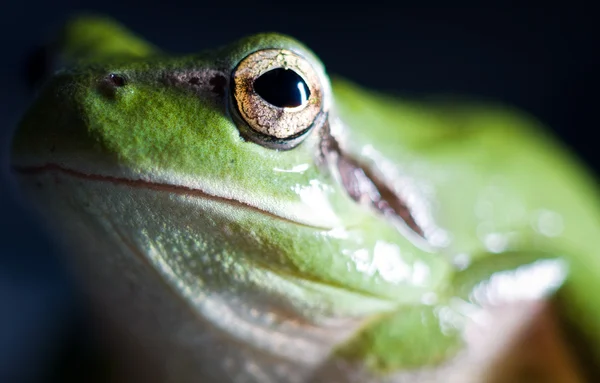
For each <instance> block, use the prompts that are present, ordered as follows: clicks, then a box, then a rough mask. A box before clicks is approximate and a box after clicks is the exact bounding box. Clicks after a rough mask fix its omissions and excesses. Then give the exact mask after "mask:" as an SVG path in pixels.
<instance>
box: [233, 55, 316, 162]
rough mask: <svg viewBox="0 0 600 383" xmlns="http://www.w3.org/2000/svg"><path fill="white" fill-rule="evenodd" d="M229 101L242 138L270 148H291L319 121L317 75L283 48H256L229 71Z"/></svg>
mask: <svg viewBox="0 0 600 383" xmlns="http://www.w3.org/2000/svg"><path fill="white" fill-rule="evenodd" d="M257 80H258V85H259V86H256V85H257ZM269 87H271V88H273V87H274V89H269ZM257 88H258V89H257ZM294 92H298V94H297V95H294V94H293V93H294ZM290 93H292V94H290ZM231 98H232V100H231V101H232V106H233V108H232V109H233V111H234V113H233V114H234V116H235V117H237V120H238V121H237V122H239V124H238V126H239V130H240V133H241V134H242V136H243V137H244V138H246V139H249V140H251V141H253V142H255V143H258V144H260V145H262V146H265V147H269V148H272V149H279V150H289V149H292V148H294V147H296V146H297V145H298V144H300V143H301V142H302V141H303V140H304V138H305V137H306V136H307V135H308V133H309V132H310V131H311V130H312V129H313V128H314V127H315V126H317V125H319V124H320V123H321V122H323V121H324V118H323V114H324V113H323V87H322V84H321V81H320V78H319V75H318V73H317V71H316V70H315V68H313V66H312V65H311V64H310V63H309V61H308V60H306V59H305V58H304V57H302V56H300V55H298V54H297V53H294V52H292V51H289V50H286V49H264V50H259V51H255V52H253V53H251V54H249V55H248V56H246V57H245V58H244V59H242V60H241V61H240V63H239V64H238V65H237V66H236V68H235V69H234V70H233V72H232V81H231Z"/></svg>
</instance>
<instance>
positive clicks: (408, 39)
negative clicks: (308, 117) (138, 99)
mask: <svg viewBox="0 0 600 383" xmlns="http://www.w3.org/2000/svg"><path fill="white" fill-rule="evenodd" d="M82 10H86V11H96V12H101V13H105V14H109V15H112V16H113V17H115V18H117V19H118V20H120V21H121V22H123V23H125V24H126V25H128V26H129V27H130V28H132V29H133V30H135V31H136V32H138V33H139V34H141V35H142V36H145V37H146V38H147V39H148V40H149V41H151V42H153V43H155V44H156V45H158V46H160V47H162V48H164V49H166V50H169V51H172V52H178V53H179V52H180V53H184V52H194V51H198V50H201V49H205V48H210V47H214V46H217V45H221V44H224V43H227V42H230V41H232V40H234V39H236V38H239V37H241V36H243V35H246V34H250V33H253V32H259V31H277V32H283V33H287V34H290V35H292V36H294V37H296V38H298V39H299V40H301V41H303V42H304V43H306V44H307V45H308V46H309V47H311V48H312V49H313V50H314V51H315V52H316V54H317V55H319V56H320V57H321V59H322V60H323V62H324V63H325V64H326V66H327V68H328V70H329V72H330V73H336V74H339V75H343V76H345V77H348V78H350V79H353V80H354V81H356V82H358V83H360V84H362V85H366V86H368V87H372V88H376V89H380V90H386V91H391V92H395V93H398V94H405V95H417V96H420V95H427V94H432V93H433V94H440V93H441V94H458V95H467V96H471V97H476V98H481V99H487V100H496V101H498V102H504V103H508V104H511V105H515V106H517V107H520V108H522V109H524V110H526V111H528V112H530V113H532V114H533V115H535V116H536V117H538V118H539V119H541V120H542V121H543V122H544V123H545V124H547V125H548V126H549V127H551V128H552V129H553V130H554V131H555V132H556V133H557V134H558V135H559V136H560V137H561V138H562V139H563V141H565V142H566V143H567V144H568V145H570V146H571V147H572V148H574V150H575V151H576V152H577V153H578V154H579V155H580V156H581V157H582V158H583V159H584V160H586V161H587V163H588V164H589V165H591V167H592V168H593V169H594V170H596V171H598V169H600V161H599V157H598V156H597V155H596V152H597V151H598V149H597V143H598V141H597V140H596V130H597V129H598V127H599V126H598V122H597V118H598V117H597V116H598V114H599V113H598V109H599V108H598V101H599V100H598V97H597V96H596V94H597V92H598V89H599V88H598V81H597V68H598V64H599V61H598V58H597V57H596V55H595V52H596V51H597V50H598V40H596V39H595V38H594V35H595V33H598V32H599V31H598V27H596V26H595V25H594V24H595V23H597V16H595V15H597V14H596V13H594V12H593V11H592V8H583V7H578V6H577V5H576V4H574V3H573V2H570V3H569V4H568V6H562V7H559V6H551V7H548V6H546V7H535V6H527V5H523V4H522V3H520V2H514V4H513V3H511V2H486V5H485V6H481V5H480V6H474V5H467V4H460V3H457V2H442V1H439V2H436V1H430V2H426V3H424V2H419V5H415V3H413V2H396V4H394V5H383V4H375V3H374V2H363V3H356V4H354V3H350V4H324V3H320V4H319V3H317V4H306V3H304V2H300V1H292V2H282V3H272V4H257V3H255V2H245V3H240V2H234V1H219V0H213V2H201V1H193V2H183V1H170V2H165V3H159V2H153V1H145V2H138V3H135V2H132V1H114V0H105V1H102V2H98V3H96V4H94V3H93V2H88V3H87V5H86V6H85V7H82V6H81V5H80V3H79V2H75V1H52V2H50V1H44V2H42V1H38V2H36V1H33V2H32V1H21V2H16V1H9V2H3V3H2V5H1V6H0V39H1V44H0V49H1V51H2V56H1V57H2V60H1V62H0V68H1V71H0V76H1V77H0V84H1V89H2V91H1V93H0V150H1V151H0V154H1V155H2V173H1V177H2V178H1V179H0V187H1V188H0V213H1V214H0V381H1V382H25V381H34V382H37V381H44V380H45V381H47V380H48V378H47V376H48V371H50V370H51V368H50V366H51V365H53V364H54V362H55V361H56V360H58V359H60V355H62V354H61V350H64V349H68V347H66V346H64V345H65V341H64V339H80V338H81V337H79V336H78V335H79V334H80V332H79V330H80V329H81V328H82V323H85V321H84V320H83V317H82V316H81V310H80V309H79V305H78V302H79V299H78V298H77V295H76V293H75V292H74V289H73V288H72V285H71V282H70V280H69V278H67V277H66V272H65V270H64V269H63V267H62V266H61V264H60V263H59V262H58V260H57V259H56V254H57V250H56V249H55V246H54V245H53V243H52V241H51V240H50V238H49V237H48V236H46V235H44V233H43V232H42V230H41V229H40V228H38V226H36V225H35V220H34V218H32V217H31V216H30V215H29V214H28V213H27V212H26V210H24V208H23V207H22V206H21V204H20V202H19V200H18V195H16V193H15V192H14V190H12V189H11V187H10V184H9V182H8V165H7V161H6V159H7V151H6V148H7V145H8V138H9V136H10V133H11V130H12V129H13V127H14V125H15V123H16V121H17V120H18V117H19V115H20V114H21V113H22V112H23V111H24V109H25V107H26V105H27V102H28V96H29V94H28V92H27V89H26V88H25V87H24V86H23V85H24V83H23V81H22V80H23V79H22V77H21V76H20V74H21V72H22V66H23V61H22V59H23V57H24V56H25V55H26V54H27V53H29V52H30V51H31V49H33V47H34V46H35V45H36V44H38V43H39V42H41V41H43V40H44V39H46V38H47V37H48V36H50V35H51V33H52V31H53V30H54V29H55V28H57V27H59V26H60V24H61V22H62V21H64V19H65V18H66V17H67V16H68V15H71V14H74V13H77V12H78V11H82ZM83 328H84V327H83ZM68 334H77V335H76V336H71V337H70V338H69V337H68V336H67V335H68ZM66 344H69V343H68V342H67V343H66ZM44 376H46V378H43V377H44Z"/></svg>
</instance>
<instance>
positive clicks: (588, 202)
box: [12, 18, 600, 382]
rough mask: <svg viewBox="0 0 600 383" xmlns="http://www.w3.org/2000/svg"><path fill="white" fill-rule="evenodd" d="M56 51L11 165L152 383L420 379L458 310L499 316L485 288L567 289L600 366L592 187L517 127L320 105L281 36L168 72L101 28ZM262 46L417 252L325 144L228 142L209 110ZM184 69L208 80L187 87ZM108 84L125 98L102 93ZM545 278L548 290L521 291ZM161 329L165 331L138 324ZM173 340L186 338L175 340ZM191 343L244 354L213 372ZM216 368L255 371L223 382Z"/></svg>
mask: <svg viewBox="0 0 600 383" xmlns="http://www.w3.org/2000/svg"><path fill="white" fill-rule="evenodd" d="M60 47H61V58H62V60H63V61H62V62H64V63H68V64H69V65H68V67H67V68H65V69H61V70H59V71H58V72H57V73H56V74H55V75H54V76H53V77H51V78H50V79H49V80H48V81H47V82H46V83H45V84H44V86H43V87H42V89H41V90H40V92H39V94H38V96H37V98H36V100H35V101H34V103H33V104H32V105H31V107H30V109H29V110H28V112H27V113H26V114H25V116H24V118H23V120H22V122H21V124H20V125H19V127H18V130H17V131H16V134H15V136H14V141H13V147H12V165H13V167H14V168H15V174H16V175H17V179H18V181H19V183H20V184H21V185H22V187H23V190H25V191H26V192H27V195H29V196H31V198H32V200H33V201H35V203H36V204H37V206H38V207H39V209H40V211H41V212H42V213H43V214H44V215H46V216H47V218H48V219H49V220H50V221H49V222H52V225H53V226H57V227H58V231H59V232H60V233H61V235H62V236H61V238H62V239H63V240H64V241H65V243H66V245H67V246H70V247H71V248H72V249H75V250H76V251H74V253H75V255H76V257H74V258H73V263H74V264H76V265H77V266H76V267H78V268H77V269H76V270H77V271H76V272H77V273H78V274H80V275H81V276H82V279H83V280H84V283H87V284H88V285H89V289H90V291H91V292H92V295H93V296H94V297H95V299H97V301H98V302H101V303H100V305H104V306H102V307H107V312H109V316H112V317H113V319H114V321H115V323H118V324H119V325H118V326H123V327H127V326H129V327H131V328H132V330H131V331H132V333H133V334H134V337H135V338H136V341H137V342H140V343H141V344H142V345H148V344H152V345H154V346H155V349H162V350H164V353H161V351H158V353H157V354H158V355H152V356H150V357H153V358H155V361H157V362H156V363H155V364H156V366H157V367H156V371H158V372H157V373H159V374H162V375H161V376H162V379H164V380H169V379H172V380H173V381H179V382H181V381H187V380H190V381H192V380H193V377H192V376H194V374H200V373H202V374H208V375H207V376H213V377H214V378H215V380H217V381H223V380H219V379H224V378H223V377H227V378H230V379H231V380H235V379H234V378H235V376H238V375H235V374H234V372H232V371H233V370H236V372H235V373H238V370H239V371H241V372H240V373H243V374H245V375H244V376H245V379H246V380H244V381H268V380H266V379H267V378H266V377H268V378H271V379H275V380H277V379H280V378H281V376H286V377H288V378H290V377H295V378H297V379H296V381H302V380H308V381H313V380H311V379H315V380H318V379H317V378H315V377H319V376H321V375H319V372H318V371H321V370H327V369H328V368H327V367H323V366H328V365H335V366H337V367H331V371H333V370H335V369H336V368H337V369H338V370H339V371H336V372H327V373H331V374H334V375H331V376H337V377H338V378H339V377H341V378H340V379H343V380H351V379H350V376H363V378H364V376H369V377H371V378H372V379H374V380H378V379H380V380H386V379H387V380H394V379H396V380H397V381H403V380H402V379H408V378H407V377H409V376H411V377H413V378H412V379H413V380H414V381H416V380H415V379H416V378H414V377H415V376H421V375H418V374H425V375H423V376H426V374H428V373H431V374H435V371H441V370H442V369H443V368H444V367H443V366H456V365H458V364H459V362H456V360H458V359H459V355H463V354H464V353H465V352H467V355H468V351H465V350H468V348H469V347H468V346H467V345H466V344H467V343H468V342H466V341H465V338H464V333H465V331H466V330H465V329H466V328H467V326H468V322H469V318H470V314H469V313H468V312H467V311H468V310H465V309H464V307H465V305H466V306H468V307H470V310H471V311H472V310H475V311H477V310H484V309H485V308H486V307H487V306H490V305H492V306H493V305H494V304H497V302H496V303H494V302H491V301H488V300H486V298H481V296H477V294H475V291H476V290H477V289H479V290H477V291H481V289H482V288H483V289H484V290H485V291H487V292H488V293H490V294H491V293H494V292H497V293H498V296H499V297H500V301H501V302H503V303H511V302H513V301H515V300H517V301H518V300H521V299H543V298H545V297H549V296H553V295H555V292H556V291H557V289H558V288H559V287H560V289H559V290H558V291H559V293H558V295H559V296H560V299H561V301H562V302H566V304H565V305H564V307H565V308H566V311H565V312H566V314H567V316H568V317H569V318H570V319H571V320H572V321H573V322H574V323H576V324H577V327H578V329H579V330H580V331H581V332H582V333H583V334H584V335H585V337H586V339H588V340H589V342H588V343H589V345H590V347H591V349H592V351H593V352H597V350H600V347H596V346H599V345H600V321H598V320H594V319H593V318H599V317H600V300H599V299H598V298H597V297H596V294H595V292H596V291H600V278H598V277H597V276H598V275H600V257H598V256H596V252H597V247H598V245H599V243H598V238H600V221H599V219H598V218H599V217H600V206H599V204H598V198H597V189H596V184H595V181H594V180H593V179H592V178H591V177H590V176H589V174H587V173H586V171H585V170H584V169H582V167H581V166H580V164H579V163H577V161H575V160H574V159H573V158H572V157H571V156H570V155H569V154H568V153H566V151H565V150H564V149H563V148H562V147H560V146H559V145H557V143H556V142H555V141H554V140H553V139H552V138H550V137H548V136H547V135H546V134H545V133H544V131H543V130H542V129H541V128H540V127H539V126H538V124H537V122H536V121H534V120H533V119H531V118H530V117H528V116H524V115H522V114H521V113H519V112H517V111H515V110H511V109H507V108H502V107H498V106H492V105H482V104H477V103H462V104H449V103H436V104H433V103H432V104H423V103H413V102H409V101H406V100H398V99H395V98H391V97H388V96H383V95H380V94H377V93H373V92H370V91H366V90H364V89H361V88H360V87H358V86H356V85H354V84H352V83H349V82H347V81H345V80H340V79H336V80H335V81H333V82H332V84H331V86H330V85H329V79H328V78H327V76H326V75H325V72H324V69H323V66H322V64H321V63H320V62H319V60H318V58H316V57H315V56H314V54H313V53H312V52H310V51H309V50H308V49H307V48H306V47H304V46H303V45H301V44H300V43H298V42H297V41H295V40H293V39H291V38H288V37H284V36H281V35H277V34H261V35H256V36H252V37H249V38H245V39H243V40H240V41H238V42H236V43H234V44H232V45H229V46H227V47H224V48H222V49H219V50H216V51H211V52H205V53H200V54H194V55H188V56H170V55H167V54H165V53H163V52H161V51H159V50H158V49H156V48H154V47H153V46H151V45H149V44H148V43H146V42H144V41H143V40H140V39H138V38H137V37H135V36H133V35H131V34H130V33H129V32H128V31H126V30H124V29H123V28H122V27H120V26H119V25H116V24H114V23H113V22H111V21H109V20H105V19H101V18H80V19H76V20H74V21H72V22H71V23H69V24H68V26H67V27H66V28H65V32H64V34H63V36H62V40H61V42H60ZM263 48H284V49H288V50H290V51H293V52H296V53H297V54H299V55H301V56H303V57H304V58H305V59H306V60H308V61H309V63H310V64H311V65H312V67H313V68H315V70H316V72H317V73H318V76H319V77H320V79H321V82H322V87H323V89H324V97H325V100H324V102H325V105H326V107H327V108H328V110H329V114H328V119H329V124H330V126H331V132H332V135H333V136H334V137H335V138H336V140H337V141H338V142H339V143H340V146H341V147H342V149H343V151H344V153H346V154H347V155H349V156H352V157H353V158H355V159H357V160H359V161H360V163H361V164H363V165H364V166H366V167H369V168H370V169H373V170H374V171H375V172H377V173H378V174H383V175H384V178H385V180H386V183H387V184H388V185H391V187H392V189H393V190H395V191H396V193H397V194H398V195H400V196H402V198H403V199H404V200H405V201H406V203H407V205H408V207H409V209H410V210H411V211H412V213H413V216H414V217H415V220H416V221H417V223H418V224H419V225H420V226H421V228H422V229H423V232H424V238H421V237H419V236H418V235H415V233H413V232H412V231H411V230H410V229H408V228H407V227H403V226H402V225H397V224H394V223H392V222H391V221H390V220H389V219H387V218H386V217H384V216H383V215H382V214H381V213H380V212H378V211H376V210H374V209H372V208H370V207H369V206H366V205H364V204H360V203H357V202H356V201H354V200H353V199H352V198H351V197H350V196H349V195H348V193H347V191H346V190H345V188H344V186H343V185H342V184H341V183H340V182H339V181H338V180H339V177H337V176H336V174H335V169H334V168H333V167H332V166H328V165H327V164H323V163H322V161H321V160H320V158H319V143H320V139H321V136H320V134H318V132H316V130H315V132H311V133H310V134H308V135H307V137H306V139H304V141H303V142H302V143H301V144H300V145H298V146H297V147H295V148H293V149H291V150H285V151H279V150H274V149H270V148H268V147H264V146H262V145H259V144H258V143H255V142H252V141H247V140H244V139H243V138H242V137H241V136H240V131H239V127H238V125H236V123H240V122H236V121H234V120H232V118H231V115H230V112H229V111H230V109H229V108H231V107H232V106H231V103H230V102H229V101H228V100H229V99H228V98H227V97H219V96H218V95H217V94H218V93H219V91H225V93H226V94H227V93H228V92H229V86H225V87H221V88H222V89H221V88H219V82H218V80H214V78H216V77H218V76H221V77H220V80H222V81H223V79H224V81H226V83H227V84H228V83H229V81H230V76H231V72H232V70H233V69H234V68H235V66H236V65H237V64H238V63H239V62H240V60H242V59H243V58H244V57H246V56H247V55H248V54H250V53H252V52H254V51H257V50H259V49H263ZM190 71H194V73H197V74H199V75H200V77H202V76H205V77H202V79H204V80H206V79H213V80H212V82H206V81H205V82H204V83H202V84H204V85H202V84H201V85H200V87H199V88H193V87H192V86H190V85H189V84H187V83H185V81H184V82H181V81H180V82H178V80H177V79H182V78H187V77H185V74H186V73H189V72H190ZM109 73H116V74H119V75H121V76H123V77H124V78H126V80H127V83H126V85H125V86H123V87H117V88H111V87H110V86H108V85H106V83H105V82H103V81H105V80H104V79H105V78H106V76H107V75H108V74H109ZM182 76H183V77H182ZM165 78H168V79H171V80H169V81H166V80H165ZM204 80H203V81H204ZM215 81H216V82H215ZM206 84H208V85H206ZM544 267H545V268H546V270H553V271H554V274H553V275H554V277H553V278H550V279H548V278H547V279H540V280H534V279H533V277H532V276H533V274H531V273H533V272H534V271H535V270H539V269H540V268H544ZM517 270H520V271H521V273H520V274H519V273H517V272H516V271H517ZM528 273H529V274H528ZM501 274H502V275H508V276H513V277H515V278H516V276H517V275H520V276H521V279H523V276H524V275H525V280H526V281H528V283H527V284H526V285H525V286H526V287H525V288H522V289H520V291H519V292H520V293H521V295H519V294H517V296H516V298H515V297H514V296H511V295H510V294H507V293H503V292H502V291H504V290H502V288H499V287H498V286H499V285H496V284H493V283H492V281H493V280H494V276H497V275H501ZM123 281H125V282H123ZM504 283H505V284H506V282H504ZM125 285H127V286H131V285H133V286H137V287H138V288H129V290H127V287H124V286H125ZM486 289H487V290H486ZM478 297H479V298H478ZM150 299H153V300H152V301H150ZM115 301H117V302H120V303H118V304H115V303H114V302H115ZM123 302H129V303H131V302H136V303H131V304H129V303H127V304H123ZM174 302H177V303H174ZM111 305H112V306H111ZM126 306H127V307H126ZM128 306H136V307H132V308H130V307H128ZM121 309H122V310H123V311H126V312H127V313H126V314H123V315H121V314H120V313H117V312H116V311H121ZM186 310H187V313H184V312H185V311H186ZM471 311H469V312H471ZM161 312H168V313H169V314H165V318H168V320H167V319H165V320H162V319H157V320H156V321H155V322H156V323H154V322H152V320H150V319H148V318H149V314H148V313H152V314H151V315H152V318H154V316H156V315H158V314H156V313H161ZM232 312H233V314H231V313H232ZM190 313H192V315H191V316H190ZM227 313H229V314H227ZM171 318H179V319H173V322H169V320H171ZM190 318H192V319H190ZM191 322H198V323H199V324H198V323H191ZM146 323H149V324H148V325H147V327H145V326H146ZM181 323H186V324H187V325H186V326H188V327H189V328H190V329H191V330H189V333H188V335H186V336H185V338H186V340H181V334H180V333H179V335H178V336H179V338H177V336H174V335H173V333H172V331H174V330H172V328H174V327H177V328H182V326H181ZM188 327H186V328H188ZM138 330H139V331H138ZM170 331H171V332H170ZM216 333H219V334H221V335H218V336H217V335H214V334H216ZM149 334H150V335H149ZM161 334H163V335H161ZM190 334H192V335H190ZM194 334H202V335H199V337H204V338H203V339H209V338H210V337H214V338H210V339H219V342H221V343H219V345H220V344H225V343H226V341H224V340H223V339H226V340H227V342H229V343H231V344H234V345H235V346H232V348H227V347H228V346H226V345H224V346H222V347H223V349H221V350H220V351H219V352H215V351H212V354H218V355H216V356H215V355H208V354H207V353H203V352H200V351H199V350H197V349H199V348H204V349H205V348H209V349H210V347H207V346H206V345H207V343H201V342H196V343H194V342H193V341H189V340H188V338H190V339H191V338H194V336H195V335H194ZM174 338H177V339H175V340H173V339H174ZM145 342H147V343H145ZM207 342H208V341H207ZM215 342H217V341H215ZM174 343H177V344H174ZM215 344H217V343H215ZM157 345H158V346H157ZM278 345H280V346H278ZM278 347H279V348H278ZM238 349H243V350H246V351H239V353H238ZM167 350H168V351H167ZM190 350H193V351H194V352H195V351H198V352H199V354H198V355H195V356H193V357H192V356H189V357H188V355H189V354H190V353H191V351H190ZM247 350H251V351H247ZM228 352H230V353H231V354H232V355H234V357H233V358H234V359H235V360H237V361H240V360H241V361H244V360H248V359H252V361H253V362H254V363H255V365H254V367H253V368H257V369H258V370H260V371H259V373H256V371H255V370H252V368H250V367H247V365H244V366H246V367H240V366H242V365H243V363H237V362H235V363H233V366H232V365H231V364H227V363H225V362H223V361H224V360H225V356H224V354H226V353H228ZM178 353H179V354H178ZM236 353H237V354H236ZM263 354H264V355H267V356H264V355H263ZM182 355H185V357H182ZM259 355H260V356H259ZM186 358H187V359H186ZM194 358H196V359H194ZM210 358H213V359H210ZM273 358H275V359H276V361H273V360H274V359H273ZM183 359H185V361H184V362H181V360H183ZM188 359H189V360H188ZM467 360H468V357H467ZM198 361H200V362H198ZM207 361H208V362H207ZM331 361H337V362H336V363H329V364H328V362H331ZM340 361H341V362H340ZM340 363H341V364H340ZM453 363H454V364H453ZM275 365H277V366H284V367H285V368H284V369H283V370H277V371H276V369H275V368H274V367H273V366H275ZM340 365H343V366H345V367H339V366H340ZM165 366H166V367H165ZM173 366H175V367H173ZM191 366H193V367H191ZM198 366H200V367H198ZM195 368H197V369H199V370H195ZM281 371H284V372H281ZM253 374H254V375H253ZM336 374H337V375H336ZM361 374H363V375H361ZM411 374H412V375H411ZM415 374H416V375H415ZM234 375H235V376H234ZM322 376H325V375H322ZM278 377H279V378H278ZM363 378H356V379H358V380H359V381H360V379H363ZM290 380H293V379H292V378H290Z"/></svg>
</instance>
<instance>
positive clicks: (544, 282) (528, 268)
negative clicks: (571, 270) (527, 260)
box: [469, 259, 567, 306]
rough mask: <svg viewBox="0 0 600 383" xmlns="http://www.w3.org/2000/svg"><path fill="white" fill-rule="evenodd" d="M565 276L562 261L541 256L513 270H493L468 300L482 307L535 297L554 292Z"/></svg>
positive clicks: (563, 262) (565, 270) (565, 269)
mask: <svg viewBox="0 0 600 383" xmlns="http://www.w3.org/2000/svg"><path fill="white" fill-rule="evenodd" d="M566 276H567V264H566V263H565V261H563V260H561V259H542V260H539V261H536V262H534V263H531V264H528V265H523V266H521V267H519V268H517V269H516V270H508V271H500V272H497V273H494V274H493V275H492V276H491V277H490V278H488V279H487V280H485V281H483V282H480V283H479V284H478V285H477V286H475V288H474V289H473V290H472V292H471V294H470V297H469V299H470V300H471V301H472V302H473V303H476V304H479V305H483V306H485V305H499V304H505V303H512V302H517V301H522V300H538V299H542V298H544V297H546V296H548V295H549V294H551V293H553V292H554V291H556V289H558V288H559V287H560V286H561V284H562V283H563V282H564V280H565V278H566Z"/></svg>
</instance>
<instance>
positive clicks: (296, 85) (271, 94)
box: [254, 68, 310, 108]
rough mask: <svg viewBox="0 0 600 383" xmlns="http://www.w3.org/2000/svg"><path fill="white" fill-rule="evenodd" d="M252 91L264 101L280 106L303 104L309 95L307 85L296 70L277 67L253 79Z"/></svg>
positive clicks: (287, 106)
mask: <svg viewBox="0 0 600 383" xmlns="http://www.w3.org/2000/svg"><path fill="white" fill-rule="evenodd" d="M254 91H255V92H256V93H257V94H258V95H259V96H260V97H262V98H263V99H264V100H265V101H266V102H268V103H269V104H271V105H275V106H278V107H280V108H293V107H296V106H300V105H302V104H304V103H305V102H306V101H307V100H308V98H309V97H310V91H309V90H308V85H306V82H304V80H303V79H302V77H300V76H299V75H298V74H297V73H296V72H294V71H293V70H290V69H284V68H277V69H273V70H270V71H268V72H265V73H263V74H262V75H261V76H260V77H259V78H257V79H256V80H254Z"/></svg>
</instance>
